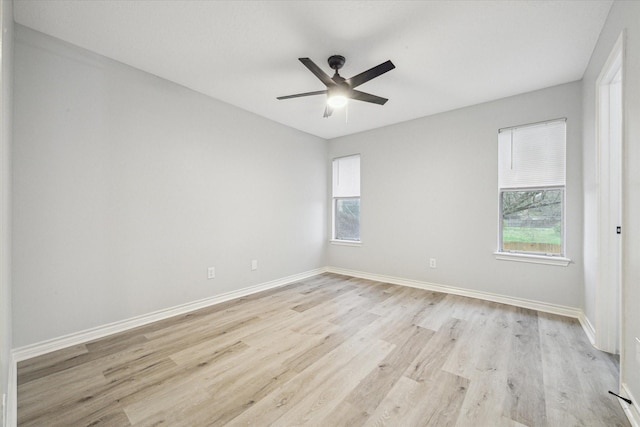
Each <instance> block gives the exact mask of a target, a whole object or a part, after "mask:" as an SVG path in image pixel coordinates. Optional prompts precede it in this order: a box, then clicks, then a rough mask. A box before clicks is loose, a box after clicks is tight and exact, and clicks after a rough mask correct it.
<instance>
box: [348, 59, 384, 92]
mask: <svg viewBox="0 0 640 427" xmlns="http://www.w3.org/2000/svg"><path fill="white" fill-rule="evenodd" d="M394 68H396V66H395V65H393V62H391V61H387V62H383V63H382V64H380V65H376V66H375V67H373V68H370V69H368V70H367V71H363V72H362V73H360V74H358V75H355V76H353V77H351V78H350V79H347V83H349V86H351V87H352V88H355V87H358V86H360V85H361V84H363V83H366V82H368V81H369V80H371V79H374V78H376V77H378V76H379V75H382V74H384V73H386V72H387V71H391V70H393V69H394Z"/></svg>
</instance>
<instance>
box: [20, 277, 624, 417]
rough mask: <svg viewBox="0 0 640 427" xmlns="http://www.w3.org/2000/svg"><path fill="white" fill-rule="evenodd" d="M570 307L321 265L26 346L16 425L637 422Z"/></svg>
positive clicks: (611, 367) (612, 368)
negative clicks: (82, 334)
mask: <svg viewBox="0 0 640 427" xmlns="http://www.w3.org/2000/svg"><path fill="white" fill-rule="evenodd" d="M617 377H618V364H617V361H616V359H615V358H614V357H612V356H610V355H608V354H606V353H602V352H600V351H598V350H596V349H595V348H593V347H592V346H591V344H590V343H589V341H588V339H587V337H586V336H585V334H584V332H583V331H582V329H581V328H580V326H579V324H578V323H577V322H576V321H575V320H573V319H567V318H563V317H559V316H555V315H550V314H545V313H539V312H535V311H532V310H526V309H521V308H516V307H511V306H507V305H501V304H496V303H491V302H486V301H480V300H475V299H471V298H464V297H459V296H454V295H446V294H441V293H435V292H429V291H424V290H419V289H413V288H407V287H401V286H394V285H390V284H385V283H378V282H371V281H367V280H361V279H354V278H348V277H345V276H339V275H335V274H323V275H320V276H316V277H313V278H310V279H307V280H304V281H302V282H299V283H296V284H292V285H289V286H286V287H282V288H278V289H274V290H271V291H266V292H262V293H259V294H254V295H251V296H248V297H244V298H240V299H237V300H234V301H229V302H226V303H222V304H219V305H216V306H213V307H209V308H206V309H202V310H199V311H196V312H192V313H189V314H186V315H182V316H177V317H174V318H171V319H167V320H164V321H160V322H156V323H153V324H151V325H147V326H144V327H140V328H137V329H134V330H131V331H127V332H124V333H120V334H117V335H113V336H110V337H107V338H104V339H100V340H97V341H94V342H90V343H87V344H83V345H77V346H74V347H70V348H67V349H64V350H60V351H57V352H54V353H50V354H47V355H43V356H40V357H37V358H34V359H30V360H27V361H24V362H21V363H20V364H19V366H18V384H19V386H18V422H19V425H20V426H47V427H49V426H102V425H109V426H118V427H120V426H130V425H131V426H160V425H162V426H216V425H255V426H264V425H278V426H294V425H313V426H361V425H364V426H382V425H389V426H420V425H425V426H474V427H483V426H492V427H493V426H523V425H525V426H563V427H564V426H628V425H629V423H628V421H627V419H626V418H625V416H624V414H623V412H622V410H621V408H620V405H619V404H618V402H617V401H616V400H615V399H616V398H615V397H613V396H611V395H610V394H608V393H607V391H608V390H614V391H615V390H617V387H618V386H617Z"/></svg>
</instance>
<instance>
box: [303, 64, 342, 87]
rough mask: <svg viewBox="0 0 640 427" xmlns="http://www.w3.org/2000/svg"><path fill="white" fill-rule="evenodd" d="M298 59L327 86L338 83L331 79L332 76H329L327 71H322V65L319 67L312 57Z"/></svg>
mask: <svg viewBox="0 0 640 427" xmlns="http://www.w3.org/2000/svg"><path fill="white" fill-rule="evenodd" d="M298 60H299V61H300V62H302V63H303V64H304V66H305V67H307V68H308V69H309V71H311V72H312V73H313V74H314V75H315V76H316V77H317V78H319V79H320V81H321V82H322V83H324V85H325V86H327V87H331V86H335V85H336V83H335V82H334V81H333V80H331V77H329V75H328V74H327V73H325V72H324V71H322V70H321V69H320V67H318V66H317V65H316V64H315V62H313V61H312V60H311V59H309V58H298Z"/></svg>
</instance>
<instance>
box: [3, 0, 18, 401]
mask: <svg viewBox="0 0 640 427" xmlns="http://www.w3.org/2000/svg"><path fill="white" fill-rule="evenodd" d="M0 8H1V11H0V14H1V15H2V25H1V27H0V34H1V37H2V46H1V47H0V49H1V52H0V53H1V54H0V58H1V65H0V66H1V67H2V69H1V72H0V73H1V74H0V85H1V88H2V89H1V90H2V96H1V97H0V99H1V100H2V104H0V367H1V370H0V380H1V381H2V382H1V383H0V384H1V385H0V387H1V388H0V389H1V391H2V394H3V395H4V394H7V393H8V391H9V388H10V387H14V386H15V385H11V384H8V381H9V378H8V377H9V369H10V368H9V366H10V365H9V364H10V363H11V360H10V352H11V348H12V340H11V139H12V136H11V129H12V104H13V97H12V79H13V10H12V3H11V2H10V1H2V2H0ZM8 403H9V404H10V405H15V402H8Z"/></svg>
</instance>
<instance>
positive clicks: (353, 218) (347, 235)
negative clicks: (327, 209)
mask: <svg viewBox="0 0 640 427" xmlns="http://www.w3.org/2000/svg"><path fill="white" fill-rule="evenodd" d="M335 209H336V211H335V234H336V235H335V238H336V239H337V240H360V198H352V199H335Z"/></svg>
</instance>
